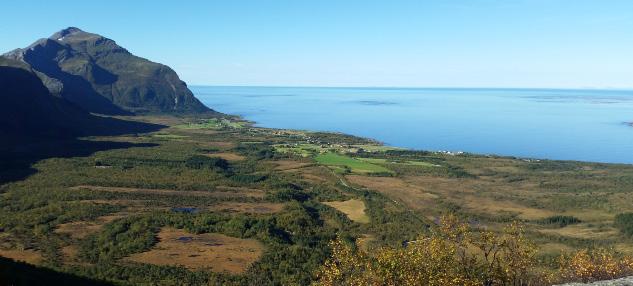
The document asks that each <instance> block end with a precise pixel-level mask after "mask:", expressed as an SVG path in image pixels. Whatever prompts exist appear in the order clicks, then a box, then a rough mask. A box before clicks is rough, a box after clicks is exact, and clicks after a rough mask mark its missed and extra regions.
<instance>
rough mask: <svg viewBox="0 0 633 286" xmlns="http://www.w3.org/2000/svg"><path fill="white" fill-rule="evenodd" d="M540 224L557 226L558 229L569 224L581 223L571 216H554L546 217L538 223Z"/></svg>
mask: <svg viewBox="0 0 633 286" xmlns="http://www.w3.org/2000/svg"><path fill="white" fill-rule="evenodd" d="M538 223H540V224H549V225H558V227H565V226H568V225H570V224H576V223H581V221H580V219H578V218H577V217H573V216H564V215H555V216H551V217H547V218H544V219H541V220H539V221H538Z"/></svg>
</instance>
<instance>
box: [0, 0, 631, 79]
mask: <svg viewBox="0 0 633 286" xmlns="http://www.w3.org/2000/svg"><path fill="white" fill-rule="evenodd" d="M1 6H2V10H3V12H2V17H0V34H1V35H2V41H0V50H1V51H3V52H4V51H8V50H11V49H13V48H16V47H25V46H27V45H28V44H30V43H31V42H33V41H34V40H36V39H37V38H42V37H48V36H49V35H50V34H52V33H54V32H55V31H57V30H60V29H62V28H65V27H67V26H76V27H79V28H81V29H84V30H86V31H90V32H94V33H99V34H102V35H105V36H107V37H110V38H112V39H114V40H116V41H117V42H118V43H119V44H120V45H122V46H123V47H125V48H127V49H128V50H130V51H131V52H133V53H135V54H137V55H140V56H143V57H146V58H149V59H151V60H154V61H158V62H161V63H165V64H167V65H170V66H171V67H173V68H174V69H176V71H177V72H178V73H179V74H180V75H181V77H182V79H183V80H185V81H187V82H188V83H190V84H210V85H293V86H295V85H296V86H306V85H307V86H435V87H437V86H443V87H571V88H582V87H590V88H633V1H632V0H411V1H406V0H402V1H398V0H389V1H388V0H384V1H371V0H317V1H315V0H305V1H301V0H287V1H281V0H280V1H275V0H252V1H244V0H226V1H185V0H181V1H159V0H153V1H149V0H147V1H144V0H134V1H131V0H128V1H85V0H83V1H63V0H59V1H50V0H47V1H6V2H3V3H2V5H1Z"/></svg>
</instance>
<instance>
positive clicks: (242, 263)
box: [125, 228, 264, 274]
mask: <svg viewBox="0 0 633 286" xmlns="http://www.w3.org/2000/svg"><path fill="white" fill-rule="evenodd" d="M158 239H159V242H158V243H157V244H156V246H154V248H152V249H151V250H150V251H147V252H143V253H137V254H134V255H132V256H130V257H127V258H125V260H127V261H134V262H139V263H148V264H155V265H181V266H184V267H186V268H188V269H191V270H199V269H210V270H212V271H215V272H228V273H232V274H239V273H243V272H244V271H246V270H247V269H248V267H249V266H250V265H251V264H252V263H253V262H255V261H257V259H259V257H260V256H261V254H262V253H263V251H264V247H263V245H262V244H261V243H260V242H259V241H257V240H254V239H240V238H234V237H229V236H226V235H222V234H216V233H205V234H191V233H188V232H186V231H184V230H181V229H174V228H163V229H162V230H161V231H160V233H159V234H158Z"/></svg>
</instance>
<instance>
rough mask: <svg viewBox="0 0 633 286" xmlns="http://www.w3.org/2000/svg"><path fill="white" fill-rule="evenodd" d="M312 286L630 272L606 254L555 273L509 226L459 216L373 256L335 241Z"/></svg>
mask: <svg viewBox="0 0 633 286" xmlns="http://www.w3.org/2000/svg"><path fill="white" fill-rule="evenodd" d="M331 247H332V256H331V258H330V259H328V260H327V261H326V262H325V264H324V265H323V266H322V267H321V269H320V270H319V271H318V273H317V282H316V283H315V285H323V286H335V285H336V286H338V285H393V286H395V285H403V286H407V285H428V286H462V285H463V286H475V285H481V286H496V285H513V286H530V285H552V284H553V283H554V282H556V283H563V282H587V281H595V280H602V279H612V278H617V277H622V276H624V275H627V274H629V275H630V274H631V273H633V259H632V258H630V257H622V256H618V255H616V254H615V252H613V251H608V250H592V251H589V250H582V251H579V252H576V253H572V254H569V255H563V256H561V258H560V267H559V269H547V268H545V267H542V265H539V264H538V261H537V259H536V253H537V247H536V245H535V244H534V243H533V242H532V241H530V240H529V239H528V238H527V237H526V236H525V229H524V226H523V225H522V224H521V223H518V222H513V223H511V224H509V225H508V226H506V227H505V229H504V230H503V231H502V232H500V233H498V232H493V231H488V230H485V229H484V230H481V229H473V228H472V227H471V226H470V225H468V224H466V223H463V222H461V221H460V220H459V219H458V218H457V217H455V216H452V215H448V216H444V217H442V218H441V219H440V222H439V223H438V225H437V227H436V228H435V229H434V230H433V231H432V233H431V235H429V236H427V237H419V238H418V239H417V240H415V241H411V242H409V243H408V244H407V246H406V247H402V248H382V249H378V250H375V251H372V253H371V254H370V253H368V252H366V251H364V250H362V249H358V248H356V247H355V246H354V245H353V243H346V242H344V241H342V240H341V239H337V240H335V241H333V242H332V243H331ZM544 269H547V270H544Z"/></svg>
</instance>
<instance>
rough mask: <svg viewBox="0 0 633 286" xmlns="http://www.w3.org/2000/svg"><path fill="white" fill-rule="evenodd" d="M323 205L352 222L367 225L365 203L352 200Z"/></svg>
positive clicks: (367, 218)
mask: <svg viewBox="0 0 633 286" xmlns="http://www.w3.org/2000/svg"><path fill="white" fill-rule="evenodd" d="M324 204H326V205H328V206H331V207H333V208H335V209H337V210H339V211H340V212H342V213H344V214H345V215H347V217H348V218H349V219H350V220H352V221H355V222H359V223H369V217H368V216H367V214H365V203H364V202H363V201H361V200H358V199H352V200H348V201H343V202H324Z"/></svg>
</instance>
